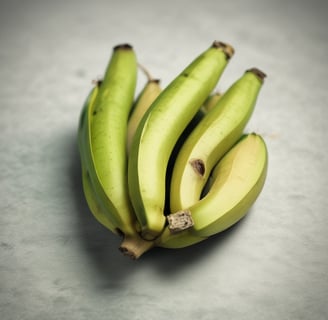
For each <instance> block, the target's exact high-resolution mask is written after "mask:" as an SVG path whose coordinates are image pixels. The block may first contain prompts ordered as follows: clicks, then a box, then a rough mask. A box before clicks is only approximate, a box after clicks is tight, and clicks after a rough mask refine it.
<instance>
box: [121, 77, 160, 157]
mask: <svg viewBox="0 0 328 320" xmlns="http://www.w3.org/2000/svg"><path fill="white" fill-rule="evenodd" d="M146 75H147V78H148V79H147V83H146V85H145V86H144V88H143V89H142V91H141V92H140V94H139V95H138V97H137V100H136V102H135V104H134V106H133V108H132V113H131V115H130V117H129V121H128V129H127V130H128V133H127V151H128V154H129V153H130V149H131V143H132V139H133V137H134V135H135V132H136V129H137V127H138V125H139V123H140V121H141V118H142V117H143V115H144V114H145V113H146V111H147V110H148V108H149V107H150V105H151V104H152V103H153V102H154V100H155V99H156V98H157V97H158V96H159V94H160V93H161V92H162V88H161V86H160V80H159V79H154V78H152V77H151V76H150V75H149V74H148V73H147V74H146Z"/></svg>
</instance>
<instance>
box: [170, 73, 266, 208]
mask: <svg viewBox="0 0 328 320" xmlns="http://www.w3.org/2000/svg"><path fill="white" fill-rule="evenodd" d="M264 77H265V74H264V73H263V72H261V71H260V70H258V69H255V68H253V69H249V70H247V71H246V72H245V73H244V74H243V76H242V77H241V78H240V79H238V80H237V81H236V82H235V83H234V84H233V85H232V86H231V87H230V88H229V89H228V90H227V91H226V92H225V93H224V94H223V96H222V97H221V98H220V99H218V102H217V103H216V105H215V106H214V107H212V109H211V110H210V111H209V112H208V113H207V114H206V115H205V116H204V117H203V119H202V120H201V121H200V122H199V124H198V125H197V126H196V127H195V129H194V130H193V131H192V132H191V134H190V135H189V137H188V138H187V140H186V141H185V143H184V144H183V146H182V147H181V149H180V151H179V153H178V156H177V159H176V161H175V164H174V168H173V172H172V177H171V188H170V209H171V212H175V211H179V210H183V209H185V208H188V207H190V206H191V205H193V204H194V203H196V202H197V201H198V200H199V199H200V198H201V193H202V190H203V188H204V186H205V183H206V181H207V179H208V177H209V175H210V172H211V170H212V169H213V167H214V165H215V163H217V162H218V161H219V159H220V158H221V157H222V156H223V155H224V154H225V153H226V152H227V151H228V150H229V149H230V148H231V147H232V145H234V144H235V143H236V141H237V140H238V139H239V138H240V136H241V135H242V132H243V130H244V128H245V126H246V124H247V123H248V120H249V119H250V117H251V114H252V112H253V110H254V107H255V104H256V100H257V97H258V94H259V92H260V89H261V87H262V84H263V79H264Z"/></svg>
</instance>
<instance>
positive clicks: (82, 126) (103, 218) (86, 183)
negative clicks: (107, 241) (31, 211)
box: [78, 83, 116, 232]
mask: <svg viewBox="0 0 328 320" xmlns="http://www.w3.org/2000/svg"><path fill="white" fill-rule="evenodd" d="M98 92H99V83H98V84H97V85H96V86H94V87H93V88H92V90H91V91H90V93H89V95H88V97H87V99H86V101H85V103H84V106H83V108H82V111H81V115H80V122H79V127H78V146H79V152H80V159H81V169H82V185H83V192H84V195H85V198H86V201H87V203H88V206H89V209H90V211H91V213H92V214H93V215H94V216H95V218H96V219H97V220H98V221H99V222H100V223H101V224H102V225H104V226H105V227H106V228H107V229H109V230H111V231H112V232H116V231H115V226H114V225H113V224H112V223H111V221H110V220H109V219H108V218H107V215H106V213H105V212H104V211H105V210H104V208H103V207H102V205H101V202H100V201H99V198H98V196H97V194H96V193H95V191H94V189H93V186H92V184H91V181H90V175H89V170H88V168H90V167H89V164H90V161H91V158H90V152H89V146H88V144H89V143H88V141H89V128H88V126H89V118H90V113H91V112H92V107H93V104H94V101H95V99H96V96H97V94H98Z"/></svg>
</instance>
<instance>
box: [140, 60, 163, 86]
mask: <svg viewBox="0 0 328 320" xmlns="http://www.w3.org/2000/svg"><path fill="white" fill-rule="evenodd" d="M138 67H139V69H140V70H141V71H142V72H143V73H144V75H145V76H146V77H147V79H148V81H149V82H151V81H155V82H159V79H155V78H153V77H152V75H151V74H150V72H149V71H148V70H147V68H146V67H145V66H143V65H142V64H141V63H138Z"/></svg>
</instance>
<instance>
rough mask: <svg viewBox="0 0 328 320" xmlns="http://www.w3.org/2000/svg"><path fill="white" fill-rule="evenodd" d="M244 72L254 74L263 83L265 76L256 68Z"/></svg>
mask: <svg viewBox="0 0 328 320" xmlns="http://www.w3.org/2000/svg"><path fill="white" fill-rule="evenodd" d="M246 72H251V73H253V74H255V75H256V76H257V77H258V78H259V79H260V80H261V81H264V79H265V78H266V76H267V75H266V74H265V73H264V72H263V71H262V70H260V69H258V68H250V69H248V70H246Z"/></svg>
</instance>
